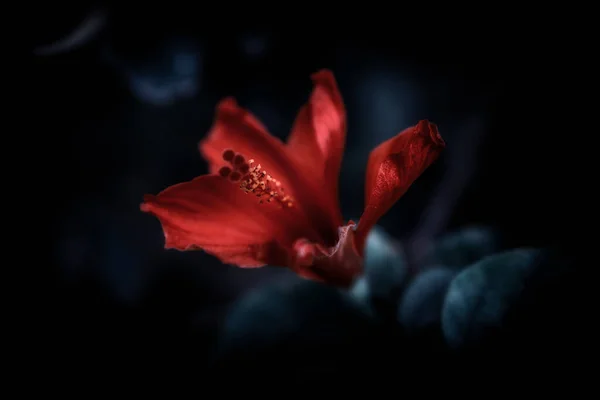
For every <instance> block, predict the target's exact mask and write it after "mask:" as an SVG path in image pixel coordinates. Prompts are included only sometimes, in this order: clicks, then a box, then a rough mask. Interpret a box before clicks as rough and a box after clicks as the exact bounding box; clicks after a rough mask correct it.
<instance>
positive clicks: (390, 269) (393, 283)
mask: <svg viewBox="0 0 600 400" xmlns="http://www.w3.org/2000/svg"><path fill="white" fill-rule="evenodd" d="M364 262H365V272H364V276H363V278H362V279H359V280H358V281H357V282H356V284H355V285H354V287H353V288H352V292H353V293H354V295H355V296H357V298H360V299H363V300H366V301H370V300H371V299H387V300H389V301H392V302H395V301H396V298H395V296H397V291H398V290H399V289H400V288H401V287H402V285H403V283H404V282H405V280H406V279H407V278H408V268H407V263H406V260H405V258H404V253H403V251H402V248H401V247H400V245H399V244H398V243H396V242H394V240H393V239H392V238H391V237H390V236H389V235H388V234H387V233H386V232H385V231H384V230H383V229H382V228H380V227H378V226H375V227H374V228H373V229H372V230H371V232H370V233H369V236H367V244H366V249H365V261H364Z"/></svg>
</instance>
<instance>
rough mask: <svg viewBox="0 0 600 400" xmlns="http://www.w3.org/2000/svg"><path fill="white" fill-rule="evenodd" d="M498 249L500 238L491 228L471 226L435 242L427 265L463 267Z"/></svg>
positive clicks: (426, 262)
mask: <svg viewBox="0 0 600 400" xmlns="http://www.w3.org/2000/svg"><path fill="white" fill-rule="evenodd" d="M498 250H499V240H498V237H497V235H496V234H495V233H494V232H493V231H492V230H491V229H488V228H484V227H469V228H465V229H461V230H459V231H457V232H453V233H449V234H447V235H444V236H442V237H441V238H440V239H439V240H438V241H437V242H435V243H434V245H433V247H432V249H431V250H430V252H429V254H428V255H427V257H426V261H425V265H445V266H448V267H454V268H461V267H465V266H467V265H470V264H472V263H474V262H476V261H478V260H480V259H482V258H483V257H485V256H488V255H490V254H493V253H494V252H496V251H498Z"/></svg>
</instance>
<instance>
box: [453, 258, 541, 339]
mask: <svg viewBox="0 0 600 400" xmlns="http://www.w3.org/2000/svg"><path fill="white" fill-rule="evenodd" d="M540 254H541V251H540V250H535V249H516V250H511V251H507V252H503V253H499V254H495V255H492V256H488V257H486V258H484V259H482V260H480V261H478V262H477V263H475V264H474V265H472V266H470V267H468V268H467V269H465V270H464V271H462V272H461V273H459V274H458V275H457V276H456V278H454V280H453V281H452V282H451V283H450V287H449V288H448V292H447V294H446V298H445V300H444V306H443V309H442V329H443V331H444V336H445V338H446V341H447V342H448V344H449V345H451V346H452V347H460V346H462V345H463V344H465V343H466V342H467V341H470V340H473V341H476V340H477V339H478V338H480V337H481V335H482V334H483V333H484V332H485V331H486V330H487V329H489V328H494V327H499V326H501V324H502V321H503V318H504V317H505V315H506V312H507V311H508V309H509V307H510V305H511V304H513V303H514V302H515V301H516V300H517V299H518V297H519V295H520V294H521V292H522V291H523V288H524V283H525V280H526V279H527V278H528V277H529V276H530V274H531V273H532V272H533V271H534V269H535V268H534V267H535V266H536V265H537V262H536V261H537V259H538V256H539V255H540Z"/></svg>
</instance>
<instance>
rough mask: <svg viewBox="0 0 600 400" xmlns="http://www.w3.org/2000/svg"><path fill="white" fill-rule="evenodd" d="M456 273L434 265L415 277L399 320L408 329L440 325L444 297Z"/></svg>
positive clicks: (402, 304) (404, 299) (402, 303)
mask: <svg viewBox="0 0 600 400" xmlns="http://www.w3.org/2000/svg"><path fill="white" fill-rule="evenodd" d="M455 275H456V272H455V271H454V270H452V269H450V268H447V267H432V268H429V269H426V270H425V271H423V272H422V273H420V274H419V275H417V276H416V277H415V279H414V280H413V281H412V282H411V284H410V285H409V286H408V289H407V290H406V291H405V292H404V295H403V296H402V300H401V303H400V307H399V310H398V320H399V321H400V324H401V325H402V326H403V327H404V328H405V329H406V330H407V331H416V330H421V329H424V328H428V327H432V326H438V327H439V325H440V324H441V314H442V306H443V304H444V298H445V296H446V292H447V289H448V286H449V285H450V282H451V281H452V279H453V278H454V276H455Z"/></svg>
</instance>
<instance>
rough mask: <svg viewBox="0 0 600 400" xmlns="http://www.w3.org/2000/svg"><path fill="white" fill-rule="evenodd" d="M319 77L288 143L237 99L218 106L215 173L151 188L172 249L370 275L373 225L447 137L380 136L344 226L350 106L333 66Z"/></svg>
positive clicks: (423, 131)
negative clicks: (367, 251) (360, 208)
mask: <svg viewBox="0 0 600 400" xmlns="http://www.w3.org/2000/svg"><path fill="white" fill-rule="evenodd" d="M312 79H313V82H314V90H313V92H312V95H311V97H310V99H309V101H308V103H307V104H306V105H304V106H303V107H302V109H301V110H300V112H299V113H298V117H297V119H296V122H295V123H294V127H293V128H292V132H291V134H290V136H289V138H288V140H287V143H282V142H281V141H280V140H279V139H277V138H275V137H274V136H271V135H270V134H269V133H268V132H267V130H266V129H265V127H264V126H263V125H262V124H261V123H260V122H259V121H258V120H257V119H256V118H255V117H254V116H252V114H250V113H249V112H248V111H246V110H244V109H242V108H240V107H239V106H238V105H237V104H236V102H235V101H234V100H233V99H225V100H223V101H222V102H221V103H220V104H219V105H218V106H217V113H216V118H215V122H214V124H213V126H212V128H211V130H210V132H209V134H208V136H207V137H206V139H204V140H203V141H202V142H200V152H201V153H202V155H203V156H204V158H205V159H206V160H207V161H208V163H209V165H210V174H209V175H202V176H199V177H197V178H195V179H193V180H192V181H189V182H185V183H180V184H178V185H174V186H171V187H169V188H167V189H165V190H164V191H162V192H161V193H159V194H158V195H157V196H152V195H146V196H145V198H144V203H143V204H142V205H141V209H142V211H145V212H149V213H152V214H153V215H155V216H156V217H158V219H159V220H160V222H161V224H162V229H163V231H164V235H165V248H174V249H178V250H195V249H202V250H204V251H206V252H207V253H210V254H213V255H215V256H216V257H218V258H219V259H220V260H221V261H222V262H224V263H230V264H235V265H238V266H240V267H244V268H252V267H261V266H264V265H267V264H270V265H280V266H288V267H289V268H291V269H292V270H294V271H295V272H296V273H298V274H299V275H301V276H303V277H307V278H310V279H315V280H320V281H324V282H327V283H331V284H335V285H339V286H348V285H350V284H351V283H352V281H353V280H354V278H356V277H357V276H358V275H360V274H361V272H362V259H363V257H362V256H363V251H364V247H365V239H366V237H367V234H368V233H369V230H370V229H371V228H372V227H373V225H375V223H376V222H377V220H378V219H379V218H380V217H381V216H382V215H383V214H385V213H386V212H387V210H388V209H389V208H390V207H392V205H393V204H394V203H395V202H396V201H397V200H398V199H399V198H400V196H402V195H403V194H404V193H405V192H406V191H407V190H408V188H409V186H410V185H411V184H412V183H413V182H414V181H415V179H417V177H418V176H419V175H420V174H421V173H422V172H423V171H424V170H425V169H426V168H427V167H428V166H429V165H430V164H431V163H432V162H433V161H434V160H435V159H436V158H437V157H438V155H439V154H440V152H441V150H442V149H443V148H444V146H445V144H444V141H443V140H442V138H441V136H440V134H439V133H438V129H437V127H436V126H435V125H434V124H432V123H430V122H428V121H420V122H419V123H418V124H417V125H416V126H413V127H411V128H408V129H406V130H404V131H403V132H401V133H400V134H398V135H396V136H395V137H393V138H391V139H389V140H387V141H385V142H383V143H382V144H380V145H379V146H378V147H377V148H375V149H374V150H373V151H372V152H371V155H370V157H369V162H368V165H367V176H366V186H365V210H364V212H363V214H362V216H361V218H360V221H359V223H358V224H355V223H354V222H353V221H349V222H348V223H347V224H344V220H343V218H342V215H341V212H340V208H339V204H338V175H339V173H340V165H341V161H342V153H343V151H344V145H345V139H346V112H345V108H344V104H343V101H342V97H341V95H340V93H339V91H338V88H337V84H336V81H335V78H334V77H333V74H332V73H331V72H330V71H326V70H324V71H320V72H318V73H316V74H314V75H313V76H312Z"/></svg>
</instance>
